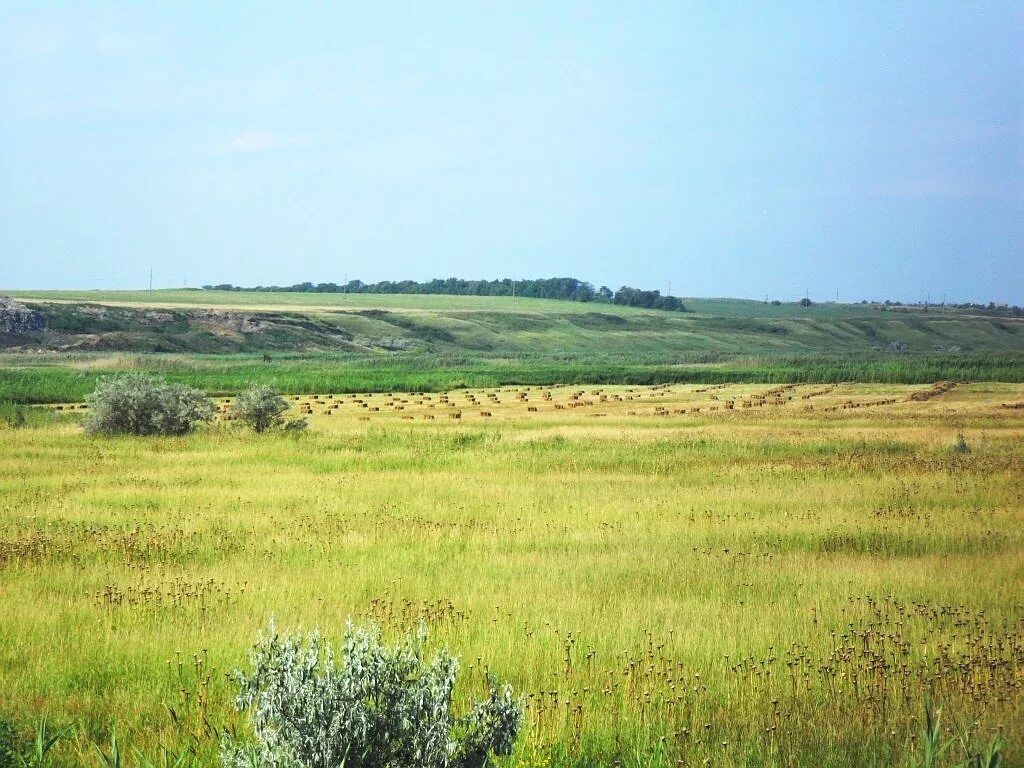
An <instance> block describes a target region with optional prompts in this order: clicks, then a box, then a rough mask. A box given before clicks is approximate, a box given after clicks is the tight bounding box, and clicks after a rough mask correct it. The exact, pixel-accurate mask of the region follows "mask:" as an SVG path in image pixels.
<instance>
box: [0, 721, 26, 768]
mask: <svg viewBox="0 0 1024 768" xmlns="http://www.w3.org/2000/svg"><path fill="white" fill-rule="evenodd" d="M19 745H20V741H19V739H18V730H17V729H16V728H15V727H14V723H12V722H11V721H10V720H8V719H7V718H6V717H3V716H2V715H0V768H15V766H17V765H18V762H17V756H18V755H19V754H20V753H21V748H20V746H19Z"/></svg>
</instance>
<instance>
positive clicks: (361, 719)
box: [221, 622, 522, 768]
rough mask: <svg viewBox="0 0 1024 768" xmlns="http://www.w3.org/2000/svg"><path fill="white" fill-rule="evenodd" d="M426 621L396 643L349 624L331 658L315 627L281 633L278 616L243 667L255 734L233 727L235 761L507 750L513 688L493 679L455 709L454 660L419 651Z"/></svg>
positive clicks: (514, 716)
mask: <svg viewBox="0 0 1024 768" xmlns="http://www.w3.org/2000/svg"><path fill="white" fill-rule="evenodd" d="M425 639H426V637H425V633H424V631H423V629H422V627H421V629H420V631H419V632H418V633H417V634H416V635H415V636H413V635H411V634H410V635H407V636H406V638H405V641H404V642H403V643H401V644H400V645H398V646H397V647H395V648H388V647H386V646H384V645H383V644H382V643H381V640H380V635H379V632H378V631H377V630H376V629H364V628H360V627H356V626H353V625H352V624H351V623H350V624H349V625H348V627H347V629H346V632H345V638H344V641H343V643H342V647H341V659H340V662H336V661H335V657H334V652H333V650H332V648H331V646H330V644H328V643H326V642H324V641H322V640H321V637H320V634H319V633H318V632H315V631H314V632H312V633H310V634H309V635H307V636H305V637H303V636H302V635H294V634H290V633H289V634H285V635H284V636H283V637H282V636H280V635H279V634H278V633H277V631H276V629H275V627H274V624H273V622H271V624H270V630H269V632H268V633H267V634H265V635H261V637H260V640H259V642H258V643H257V645H256V647H255V650H254V651H253V654H252V671H251V672H248V673H245V672H241V671H237V672H236V673H235V675H236V679H237V681H238V683H239V686H240V692H239V694H238V697H237V699H236V706H237V707H238V709H239V710H240V711H249V713H250V719H251V722H252V726H253V731H254V733H255V737H256V741H255V743H253V744H245V743H240V742H238V741H236V740H234V739H233V738H232V737H231V736H230V735H229V736H228V737H227V738H226V739H225V741H224V743H223V745H222V750H221V762H222V764H223V765H224V766H228V767H229V768H251V766H289V768H338V766H345V768H408V767H409V766H417V768H483V766H486V765H487V764H488V761H489V756H490V754H492V753H493V754H495V755H509V754H511V753H512V748H513V745H514V744H515V740H516V737H517V736H518V733H519V728H520V725H521V723H522V706H521V705H520V704H519V702H517V701H515V700H513V698H512V689H511V688H510V687H509V686H508V685H505V686H499V685H498V683H497V682H495V681H494V680H493V679H491V680H489V684H490V695H489V696H488V698H487V699H485V700H483V701H478V702H477V703H476V704H475V705H474V706H473V707H472V709H471V710H470V712H469V713H468V714H467V715H465V716H464V717H460V718H456V717H453V716H452V714H451V700H452V690H453V689H454V687H455V676H456V673H457V671H458V661H457V660H456V659H455V658H453V657H452V656H450V655H448V654H446V653H438V654H436V655H435V656H434V658H433V659H432V660H431V661H430V662H429V663H427V662H425V660H424V657H423V644H424V641H425Z"/></svg>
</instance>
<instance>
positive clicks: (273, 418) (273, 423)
mask: <svg viewBox="0 0 1024 768" xmlns="http://www.w3.org/2000/svg"><path fill="white" fill-rule="evenodd" d="M287 410H288V402H287V401H286V400H285V399H284V398H283V397H281V395H280V394H278V391H277V390H276V389H274V388H273V387H271V386H269V385H267V384H252V385H250V386H249V388H248V389H247V390H245V392H243V393H242V394H240V395H239V396H238V397H237V398H235V403H234V405H232V406H231V415H232V416H234V417H235V418H236V419H238V420H239V421H241V422H243V423H244V424H248V425H249V426H250V427H252V428H253V429H254V430H255V431H256V432H266V431H267V430H268V429H271V428H273V427H277V426H280V425H281V424H282V423H283V422H284V419H283V418H282V414H283V413H284V412H285V411H287Z"/></svg>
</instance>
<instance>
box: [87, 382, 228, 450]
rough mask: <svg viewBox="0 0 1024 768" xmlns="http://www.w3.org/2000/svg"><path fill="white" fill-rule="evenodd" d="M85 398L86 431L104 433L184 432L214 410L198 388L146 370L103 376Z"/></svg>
mask: <svg viewBox="0 0 1024 768" xmlns="http://www.w3.org/2000/svg"><path fill="white" fill-rule="evenodd" d="M86 402H87V403H88V404H89V410H90V412H89V417H88V418H87V419H86V421H85V429H86V431H87V432H92V433H96V434H104V435H117V434H122V435H184V434H188V433H189V432H191V431H192V430H193V429H195V427H196V425H197V424H199V423H200V422H203V421H210V420H211V419H212V418H213V413H214V407H213V403H211V402H210V400H209V398H207V397H206V395H205V394H203V393H202V392H200V391H199V390H198V389H192V388H191V387H186V386H184V385H182V384H168V383H167V382H165V381H163V380H162V379H159V378H156V377H154V376H148V375H146V374H144V373H126V374H122V375H120V376H115V377H113V378H104V379H100V381H99V383H98V384H97V385H96V390H95V391H94V392H93V393H92V394H91V395H89V396H88V397H87V398H86Z"/></svg>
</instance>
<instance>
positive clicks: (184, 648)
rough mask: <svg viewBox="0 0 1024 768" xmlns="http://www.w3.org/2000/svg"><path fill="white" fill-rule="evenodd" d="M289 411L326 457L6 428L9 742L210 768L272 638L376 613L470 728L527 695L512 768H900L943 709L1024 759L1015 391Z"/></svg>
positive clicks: (295, 443) (744, 389)
mask: <svg viewBox="0 0 1024 768" xmlns="http://www.w3.org/2000/svg"><path fill="white" fill-rule="evenodd" d="M290 402H291V405H292V410H291V412H290V413H289V414H288V415H289V416H291V417H296V416H306V417H307V418H308V419H309V421H310V427H309V429H308V430H307V431H306V432H305V433H301V434H298V435H287V434H266V435H261V436H258V437H257V436H254V435H253V434H252V432H250V431H247V430H244V429H242V428H240V427H239V426H238V425H237V424H236V423H234V422H232V421H231V420H230V416H231V408H230V405H231V403H230V401H219V403H218V404H219V407H220V416H219V420H218V422H216V424H215V425H213V426H211V427H210V428H207V429H204V430H201V431H200V432H199V433H197V434H194V435H191V436H186V437H180V438H120V437H119V438H98V437H90V436H87V435H85V434H83V432H82V429H81V427H80V426H79V425H78V424H77V423H76V421H75V419H76V418H78V416H77V415H76V416H72V417H68V416H66V415H60V416H58V415H57V414H56V413H55V411H54V409H47V413H53V416H54V418H53V419H52V420H46V419H45V418H40V417H39V414H38V412H37V413H36V415H35V416H34V417H33V418H31V419H27V420H26V421H25V422H24V424H23V425H22V426H19V427H17V428H14V426H13V425H12V426H11V427H10V428H4V427H2V425H0V487H2V497H0V498H2V500H3V504H2V507H0V680H2V685H0V715H3V716H6V717H8V718H11V719H13V720H14V721H16V722H18V723H22V724H29V723H31V722H32V721H33V720H34V719H36V718H38V717H39V716H41V715H43V714H44V713H45V714H48V715H49V716H50V717H51V718H52V719H53V721H54V722H57V723H59V724H65V723H69V722H72V721H75V722H78V723H80V728H79V729H78V731H77V735H76V736H75V737H74V738H72V739H70V740H68V741H67V742H65V743H63V744H62V745H61V747H60V752H59V757H60V758H61V759H63V760H65V761H66V762H67V763H68V764H83V763H84V764H87V765H89V764H96V761H97V759H98V758H97V753H96V751H95V750H94V749H93V748H92V747H91V745H90V741H91V740H94V741H97V742H101V743H104V744H106V743H109V736H110V731H111V728H112V727H114V726H115V725H116V728H117V734H118V737H119V738H121V739H122V740H124V741H126V742H128V743H131V744H134V745H137V746H139V747H140V748H142V749H144V750H145V751H147V752H148V753H150V754H155V752H156V750H157V749H158V745H160V744H163V745H171V746H173V747H174V748H175V749H177V748H180V747H183V746H191V747H192V748H194V749H195V750H196V752H197V754H198V755H199V756H200V757H201V758H203V759H204V760H207V761H208V762H209V764H211V765H212V764H213V763H215V761H216V753H217V740H218V737H217V734H218V733H219V732H220V731H221V730H222V729H225V728H227V729H231V728H238V727H241V726H242V724H241V723H240V722H239V721H238V720H237V719H236V716H235V715H234V714H233V713H232V706H231V699H232V695H233V690H232V687H231V685H230V683H229V682H228V681H227V680H226V679H225V672H226V671H227V670H229V669H230V668H231V667H233V666H236V665H240V664H242V663H244V660H245V657H246V653H247V650H248V649H249V648H250V647H251V645H252V643H253V641H254V640H255V637H256V634H257V632H258V630H259V629H260V628H261V627H263V626H265V625H266V622H267V620H268V618H269V617H271V616H272V615H273V616H276V619H277V622H278V624H279V625H280V626H282V627H299V626H302V627H305V628H310V627H312V626H314V625H318V626H319V627H321V629H323V630H324V632H325V633H326V634H327V635H329V636H331V637H334V638H338V637H340V635H341V634H342V631H343V627H344V624H345V622H346V620H347V619H348V618H349V617H351V618H353V619H354V620H356V621H360V622H371V621H372V622H376V623H378V624H379V625H381V627H382V628H383V629H384V631H385V633H386V634H387V635H388V636H389V637H396V636H397V635H398V634H400V633H401V632H403V631H404V630H406V629H407V628H409V627H411V626H414V625H416V624H417V622H419V621H424V622H426V623H427V624H428V625H429V629H430V631H431V642H432V643H436V644H438V645H441V646H446V647H448V648H449V649H450V650H451V651H452V652H453V653H455V654H456V655H458V656H459V657H460V658H461V660H462V674H461V676H460V678H461V683H460V685H461V690H460V694H459V695H460V697H461V701H463V702H465V701H468V700H469V699H471V698H474V697H477V698H478V697H479V694H480V693H481V692H482V691H483V690H484V686H485V672H486V671H487V669H489V670H491V671H493V672H495V673H496V674H497V676H498V677H500V678H502V679H507V680H509V681H510V682H511V683H512V684H513V686H514V687H515V689H516V691H518V692H520V693H521V694H522V695H523V696H524V697H525V701H526V705H527V720H526V724H525V728H524V735H523V738H522V739H521V740H520V743H519V745H518V748H517V751H516V754H515V755H514V756H513V757H512V758H511V759H510V763H509V764H510V765H517V766H542V765H580V766H582V765H593V764H613V763H614V762H615V761H619V763H620V764H622V765H627V766H634V765H644V766H648V765H666V766H667V765H702V764H705V761H710V763H711V764H714V765H725V766H731V765H761V764H764V765H810V764H813V765H821V766H825V765H834V766H847V765H905V764H906V763H907V759H908V756H910V755H913V754H919V753H920V741H921V733H922V732H923V728H924V726H923V719H924V703H925V700H926V699H927V698H930V699H931V700H933V701H934V702H935V703H936V704H938V705H940V706H942V707H943V713H944V714H943V723H944V724H950V725H955V726H956V727H957V728H959V729H961V730H963V731H973V732H974V734H975V736H974V738H976V739H977V740H979V741H986V740H988V739H989V738H990V737H991V736H992V735H994V734H996V733H999V732H1002V733H1003V734H1005V735H1006V736H1007V737H1008V739H1009V749H1010V751H1009V753H1008V754H1007V759H1008V764H1011V765H1012V764H1020V760H1021V749H1022V748H1024V740H1022V739H1021V737H1020V735H1019V734H1021V733H1022V732H1024V712H1022V701H1024V696H1022V687H1024V598H1022V595H1024V525H1022V524H1024V503H1022V501H1024V439H1022V438H1024V407H1020V405H1021V404H1022V403H1024V386H1022V385H1019V384H961V385H959V386H952V385H947V384H936V385H915V386H897V385H847V384H839V385H820V384H817V385H767V384H765V385H756V384H750V385H728V386H708V385H703V386H701V385H686V386H683V385H673V386H658V387H632V388H628V387H610V386H609V387H599V386H586V387H584V386H575V387H533V388H527V387H506V388H502V389H497V390H496V389H489V390H460V391H456V392H450V393H447V394H412V393H404V394H403V393H398V392H393V393H390V394H386V393H376V394H372V395H370V394H368V395H340V394H338V393H326V392H325V393H322V394H320V395H318V396H315V397H312V396H302V397H297V398H293V399H291V400H290ZM1014 406H1017V407H1014ZM66 412H67V411H66V410H65V409H62V410H61V414H66ZM80 412H81V411H80V409H78V408H76V409H75V413H76V414H77V413H80ZM948 756H949V757H950V758H956V757H958V756H957V755H955V754H954V753H953V751H952V750H951V751H950V753H949V755H948Z"/></svg>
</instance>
